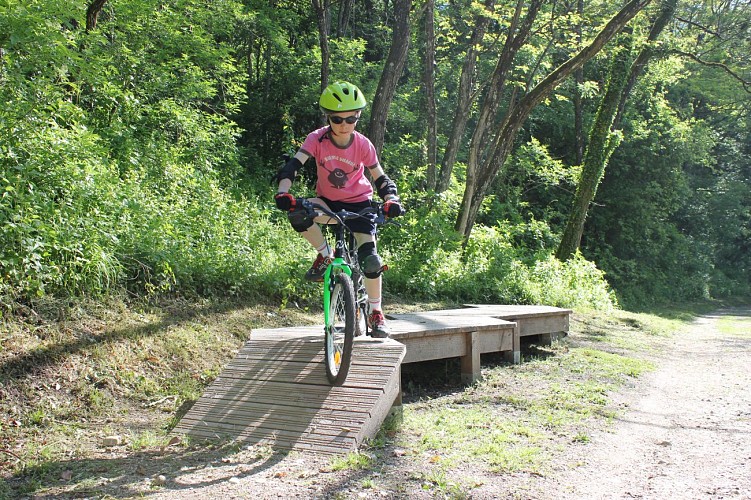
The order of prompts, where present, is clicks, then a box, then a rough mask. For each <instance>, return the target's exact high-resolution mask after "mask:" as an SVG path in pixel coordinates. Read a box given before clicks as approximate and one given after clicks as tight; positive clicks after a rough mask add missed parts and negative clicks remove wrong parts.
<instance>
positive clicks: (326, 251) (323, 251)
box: [316, 242, 331, 257]
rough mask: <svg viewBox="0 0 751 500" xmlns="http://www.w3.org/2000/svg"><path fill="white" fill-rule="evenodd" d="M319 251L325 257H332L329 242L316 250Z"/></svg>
mask: <svg viewBox="0 0 751 500" xmlns="http://www.w3.org/2000/svg"><path fill="white" fill-rule="evenodd" d="M316 250H318V253H320V254H321V255H322V256H323V257H331V249H330V248H329V244H328V242H324V243H323V245H321V246H320V247H318V248H316Z"/></svg>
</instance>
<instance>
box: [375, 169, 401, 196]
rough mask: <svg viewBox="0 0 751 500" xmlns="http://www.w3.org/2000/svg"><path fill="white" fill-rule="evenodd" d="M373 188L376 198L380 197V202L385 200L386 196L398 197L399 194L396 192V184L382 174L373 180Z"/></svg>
mask: <svg viewBox="0 0 751 500" xmlns="http://www.w3.org/2000/svg"><path fill="white" fill-rule="evenodd" d="M375 187H376V191H377V192H378V196H380V197H381V199H382V200H385V199H386V196H388V195H390V194H392V195H394V196H398V194H399V193H398V192H397V190H396V184H394V181H392V180H391V179H389V176H388V175H386V174H383V175H382V176H380V177H379V178H378V179H376V180H375Z"/></svg>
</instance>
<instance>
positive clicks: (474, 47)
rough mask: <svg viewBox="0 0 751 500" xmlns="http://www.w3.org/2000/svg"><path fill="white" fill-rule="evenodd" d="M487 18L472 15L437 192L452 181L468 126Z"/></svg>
mask: <svg viewBox="0 0 751 500" xmlns="http://www.w3.org/2000/svg"><path fill="white" fill-rule="evenodd" d="M494 5H495V1H494V0H485V10H486V11H492V10H493V7H494ZM489 22H490V18H489V17H488V16H487V15H478V16H477V17H476V18H475V22H474V30H473V31H472V37H471V38H470V40H469V47H468V49H467V54H466V56H465V58H464V64H463V65H462V72H461V76H460V77H459V95H458V96H457V99H456V109H455V111H454V120H453V123H452V124H451V132H450V135H449V138H448V142H447V143H446V149H445V151H444V153H443V160H442V161H441V173H440V175H439V177H438V182H437V185H436V192H437V193H442V192H443V191H446V190H447V189H448V187H449V185H450V184H451V171H452V170H453V169H454V163H456V156H457V153H458V152H459V148H460V147H461V142H462V138H463V137H464V132H465V130H466V128H467V121H468V120H469V114H470V107H471V105H472V90H473V88H474V86H475V77H476V71H477V58H478V54H479V51H480V50H479V48H480V43H481V42H482V39H483V38H484V37H485V31H486V30H487V27H488V23H489Z"/></svg>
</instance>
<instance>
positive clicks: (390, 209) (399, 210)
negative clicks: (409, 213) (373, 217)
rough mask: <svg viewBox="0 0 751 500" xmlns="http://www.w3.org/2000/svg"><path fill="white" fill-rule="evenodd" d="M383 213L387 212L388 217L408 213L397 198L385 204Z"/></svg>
mask: <svg viewBox="0 0 751 500" xmlns="http://www.w3.org/2000/svg"><path fill="white" fill-rule="evenodd" d="M383 213H384V214H386V217H389V218H390V217H399V216H400V215H404V214H405V213H406V210H404V207H403V206H402V204H401V203H399V202H398V201H397V200H389V201H387V202H386V203H384V204H383Z"/></svg>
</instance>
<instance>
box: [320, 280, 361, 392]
mask: <svg viewBox="0 0 751 500" xmlns="http://www.w3.org/2000/svg"><path fill="white" fill-rule="evenodd" d="M332 280H334V288H333V290H332V292H331V302H330V305H329V321H330V323H329V324H328V325H326V338H325V342H324V357H325V362H326V376H327V377H328V379H329V382H331V383H332V384H334V385H341V384H343V383H344V380H345V379H346V378H347V373H348V372H349V365H350V362H351V361H352V344H353V342H354V339H355V321H356V320H355V314H356V304H355V290H354V288H353V286H352V279H351V278H350V277H349V276H347V275H346V274H344V273H340V274H338V275H336V276H333V277H332Z"/></svg>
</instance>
